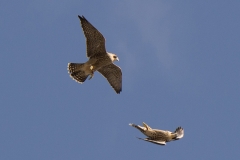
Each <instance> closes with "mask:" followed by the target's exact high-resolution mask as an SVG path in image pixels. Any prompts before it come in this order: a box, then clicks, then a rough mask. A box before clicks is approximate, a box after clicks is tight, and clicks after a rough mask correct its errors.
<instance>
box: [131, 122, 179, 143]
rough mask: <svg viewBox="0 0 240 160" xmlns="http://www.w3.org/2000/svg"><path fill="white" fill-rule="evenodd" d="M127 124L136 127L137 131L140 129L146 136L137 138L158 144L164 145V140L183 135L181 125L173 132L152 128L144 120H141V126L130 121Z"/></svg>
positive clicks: (171, 139)
mask: <svg viewBox="0 0 240 160" xmlns="http://www.w3.org/2000/svg"><path fill="white" fill-rule="evenodd" d="M129 125H130V126H132V127H135V128H137V129H138V130H139V131H141V132H142V133H143V134H144V135H146V136H147V137H148V138H145V139H143V138H138V137H137V138H138V139H141V140H144V141H148V142H151V143H155V144H158V145H166V142H170V141H174V140H179V139H180V138H183V136H184V130H183V128H182V127H178V128H177V129H176V130H175V131H174V132H170V131H163V130H158V129H152V128H151V127H149V126H148V125H147V124H146V123H144V122H143V127H141V126H139V125H135V124H133V123H130V124H129Z"/></svg>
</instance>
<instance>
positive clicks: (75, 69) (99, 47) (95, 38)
mask: <svg viewBox="0 0 240 160" xmlns="http://www.w3.org/2000/svg"><path fill="white" fill-rule="evenodd" d="M78 18H79V19H80V22H81V26H82V29H83V32H84V35H85V37H86V45H87V57H88V58H89V60H88V61H87V62H86V63H68V72H69V74H70V77H72V78H73V79H74V80H75V81H77V82H79V83H83V82H84V81H85V80H86V79H87V77H88V76H89V75H90V78H89V79H91V78H93V75H94V72H95V71H98V72H100V73H101V74H102V75H103V76H104V77H105V78H106V79H107V80H108V82H109V83H110V85H111V86H112V87H113V89H114V90H115V91H116V93H118V94H119V93H120V92H121V91H122V71H121V69H120V67H118V66H117V65H115V64H113V62H114V61H116V60H117V61H119V59H118V57H117V55H116V54H113V53H109V52H106V49H105V38H104V37H103V35H102V34H101V33H100V32H99V31H98V30H97V29H96V28H95V27H94V26H93V25H92V24H91V23H89V22H88V20H87V19H86V18H85V17H84V16H78Z"/></svg>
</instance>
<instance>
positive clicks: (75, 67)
mask: <svg viewBox="0 0 240 160" xmlns="http://www.w3.org/2000/svg"><path fill="white" fill-rule="evenodd" d="M83 66H84V63H68V73H69V74H70V77H72V78H73V79H74V80H75V81H76V82H78V83H83V82H84V81H85V80H86V79H87V77H88V75H86V73H85V72H84V70H83Z"/></svg>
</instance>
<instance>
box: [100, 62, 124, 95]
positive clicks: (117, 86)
mask: <svg viewBox="0 0 240 160" xmlns="http://www.w3.org/2000/svg"><path fill="white" fill-rule="evenodd" d="M98 72H100V73H101V74H102V75H103V76H104V77H105V78H107V80H108V82H109V83H110V85H111V86H112V87H113V89H114V90H115V91H116V92H117V94H119V93H120V92H121V91H122V71H121V69H120V68H119V67H118V66H116V65H115V64H113V63H112V64H109V65H106V66H103V67H101V68H100V69H99V70H98Z"/></svg>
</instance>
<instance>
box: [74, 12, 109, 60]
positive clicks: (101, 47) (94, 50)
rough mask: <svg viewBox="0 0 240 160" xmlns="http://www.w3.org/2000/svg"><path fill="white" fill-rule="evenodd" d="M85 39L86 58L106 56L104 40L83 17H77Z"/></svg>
mask: <svg viewBox="0 0 240 160" xmlns="http://www.w3.org/2000/svg"><path fill="white" fill-rule="evenodd" d="M78 18H79V19H80V21H81V25H82V29H83V32H84V35H85V37H86V43H87V57H92V56H94V55H96V54H97V55H102V54H106V48H105V38H104V37H103V35H102V34H101V33H100V32H99V31H98V30H97V29H96V28H95V27H94V26H93V25H92V24H91V23H90V22H88V20H87V19H86V18H85V17H84V16H78Z"/></svg>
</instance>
